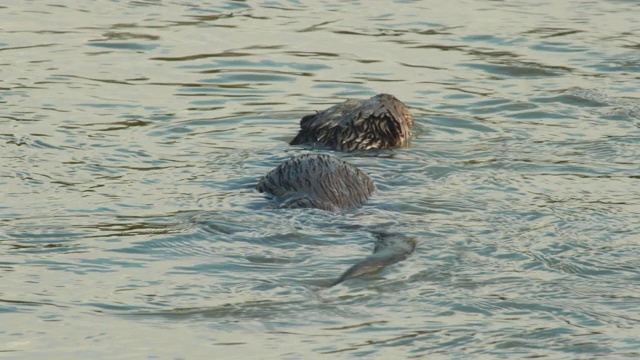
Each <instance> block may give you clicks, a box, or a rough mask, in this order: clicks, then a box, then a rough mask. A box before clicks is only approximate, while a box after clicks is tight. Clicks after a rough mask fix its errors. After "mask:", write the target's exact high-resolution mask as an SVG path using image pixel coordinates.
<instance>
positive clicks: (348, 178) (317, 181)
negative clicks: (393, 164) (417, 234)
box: [257, 154, 416, 286]
mask: <svg viewBox="0 0 640 360" xmlns="http://www.w3.org/2000/svg"><path fill="white" fill-rule="evenodd" d="M257 189H258V191H259V192H264V193H268V194H270V195H272V196H273V197H274V198H275V200H276V201H277V202H278V203H279V206H280V207H283V208H317V209H323V210H328V211H334V212H340V211H344V210H351V209H354V208H358V207H360V206H362V205H363V204H364V203H365V202H366V201H367V199H369V196H371V194H372V193H373V192H374V191H375V185H374V183H373V180H372V179H371V178H370V177H369V175H367V174H365V173H364V172H363V171H361V170H359V169H358V168H356V167H355V166H353V165H351V164H349V163H347V162H345V161H343V160H340V159H338V158H336V157H334V156H330V155H327V154H306V155H300V156H296V157H294V158H292V159H289V160H287V161H285V162H284V163H282V164H280V165H279V166H278V167H276V168H275V169H273V170H271V171H270V172H269V173H268V174H267V175H265V176H264V177H262V179H260V181H259V182H258V186H257ZM377 235H378V242H377V244H376V247H375V249H374V250H373V254H371V255H370V256H368V257H367V258H365V259H364V260H362V261H360V262H358V263H357V264H355V265H353V266H352V267H351V268H350V269H349V270H347V271H346V272H345V273H344V274H343V275H342V276H341V277H340V278H338V279H337V280H336V281H334V282H333V283H332V284H331V286H333V285H336V284H339V283H341V282H343V281H345V280H347V279H351V278H354V277H357V276H360V275H363V274H368V273H374V272H377V271H378V270H380V269H382V268H383V267H385V266H387V265H391V264H394V263H396V262H398V261H402V260H404V259H405V258H406V257H407V256H409V254H411V253H412V252H413V250H414V249H415V246H416V242H415V239H414V238H411V237H406V236H403V235H397V234H377Z"/></svg>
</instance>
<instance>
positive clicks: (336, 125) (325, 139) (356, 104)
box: [291, 94, 413, 151]
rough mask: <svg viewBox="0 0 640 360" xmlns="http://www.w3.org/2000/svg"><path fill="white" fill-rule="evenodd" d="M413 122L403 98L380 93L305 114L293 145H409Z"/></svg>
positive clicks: (352, 147)
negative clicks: (365, 98) (315, 112)
mask: <svg viewBox="0 0 640 360" xmlns="http://www.w3.org/2000/svg"><path fill="white" fill-rule="evenodd" d="M412 126H413V116H412V115H411V112H410V111H409V108H408V107H407V106H406V105H405V104H403V103H402V101H400V100H398V99H397V98H396V97H395V96H393V95H389V94H378V95H376V96H374V97H372V98H369V99H367V100H359V99H349V100H347V101H345V102H343V103H342V104H338V105H335V106H333V107H330V108H329V109H326V110H324V111H322V112H319V113H317V114H313V115H307V116H305V117H303V118H302V120H300V132H298V135H296V137H295V138H294V139H293V140H292V141H291V145H303V144H312V145H324V146H327V147H329V148H331V149H334V150H340V151H354V150H371V149H393V148H399V147H406V146H409V138H410V137H411V127H412Z"/></svg>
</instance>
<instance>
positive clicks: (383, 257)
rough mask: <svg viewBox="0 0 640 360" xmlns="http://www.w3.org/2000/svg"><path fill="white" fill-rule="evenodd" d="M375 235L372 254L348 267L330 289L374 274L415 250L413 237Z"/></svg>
mask: <svg viewBox="0 0 640 360" xmlns="http://www.w3.org/2000/svg"><path fill="white" fill-rule="evenodd" d="M376 235H377V236H378V242H377V243H376V247H375V248H374V249H373V254H371V255H369V256H367V257H366V258H365V259H364V260H362V261H360V262H358V263H357V264H355V265H353V266H352V267H350V268H349V270H347V271H345V272H344V274H342V276H340V277H339V278H338V279H337V280H336V281H334V282H333V283H332V284H331V285H330V287H331V286H335V285H338V284H340V283H341V282H343V281H345V280H349V279H353V278H356V277H359V276H362V275H365V274H374V273H376V272H378V271H380V270H382V269H383V268H384V267H385V266H387V265H391V264H395V263H397V262H400V261H402V260H404V259H406V258H407V257H408V256H409V255H411V253H412V252H413V251H414V250H415V248H416V239H415V238H414V237H410V236H406V235H401V234H386V233H378V234H376Z"/></svg>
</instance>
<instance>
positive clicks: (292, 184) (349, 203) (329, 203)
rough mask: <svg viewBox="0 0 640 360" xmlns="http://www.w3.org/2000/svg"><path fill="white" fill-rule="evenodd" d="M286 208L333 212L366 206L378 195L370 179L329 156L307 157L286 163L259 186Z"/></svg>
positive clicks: (260, 182) (261, 180)
mask: <svg viewBox="0 0 640 360" xmlns="http://www.w3.org/2000/svg"><path fill="white" fill-rule="evenodd" d="M257 189H258V191H259V192H264V193H268V194H271V195H272V196H273V197H274V198H275V200H276V201H277V202H278V203H279V204H280V205H279V206H280V207H284V208H301V207H307V208H318V209H323V210H329V211H340V210H350V209H354V208H357V207H360V206H362V205H363V204H364V203H365V202H366V201H367V199H368V198H369V196H371V194H372V193H373V192H374V191H375V185H374V183H373V180H371V178H370V177H369V175H367V174H365V173H364V172H362V171H361V170H359V169H358V168H356V167H355V166H353V165H351V164H349V163H347V162H344V161H342V160H340V159H338V158H336V157H334V156H330V155H326V154H306V155H300V156H296V157H294V158H292V159H289V160H287V161H285V162H284V163H282V164H280V165H279V166H278V167H276V168H275V169H273V170H271V171H270V172H269V173H268V174H267V175H265V176H264V177H263V178H262V179H260V181H259V182H258V186H257Z"/></svg>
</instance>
